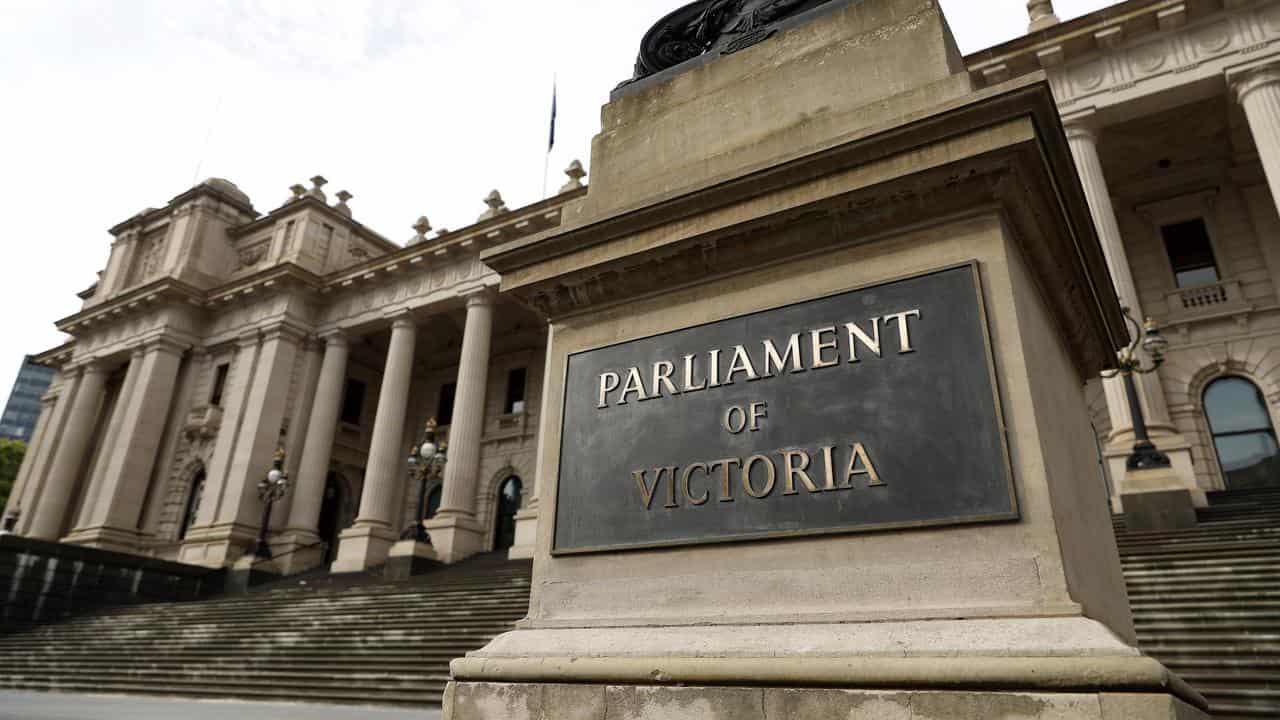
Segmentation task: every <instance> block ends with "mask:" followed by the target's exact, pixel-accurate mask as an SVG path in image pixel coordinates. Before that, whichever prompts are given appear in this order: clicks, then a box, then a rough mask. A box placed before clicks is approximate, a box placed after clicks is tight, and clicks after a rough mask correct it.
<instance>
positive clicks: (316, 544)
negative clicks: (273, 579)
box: [253, 540, 329, 567]
mask: <svg viewBox="0 0 1280 720" xmlns="http://www.w3.org/2000/svg"><path fill="white" fill-rule="evenodd" d="M321 546H323V547H325V548H328V547H329V543H328V542H325V541H324V540H321V541H320V542H313V543H311V544H310V545H303V546H302V547H299V548H294V549H292V550H290V551H289V552H286V553H280V554H279V555H272V556H271V557H270V558H268V559H266V560H258V561H255V562H254V563H253V567H257V566H259V565H261V564H263V563H269V562H274V561H276V560H279V559H280V558H282V557H289V556H290V555H293V554H295V553H300V552H302V551H303V550H310V549H311V548H316V547H321Z"/></svg>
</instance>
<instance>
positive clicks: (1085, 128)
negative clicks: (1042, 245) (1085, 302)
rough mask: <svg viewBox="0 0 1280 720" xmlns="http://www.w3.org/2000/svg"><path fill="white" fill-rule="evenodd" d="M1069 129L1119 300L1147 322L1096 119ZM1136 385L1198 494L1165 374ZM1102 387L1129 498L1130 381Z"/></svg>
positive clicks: (1110, 446)
mask: <svg viewBox="0 0 1280 720" xmlns="http://www.w3.org/2000/svg"><path fill="white" fill-rule="evenodd" d="M1065 127H1066V131H1067V141H1068V143H1069V144H1070V146H1071V155H1072V157H1073V158H1075V163H1076V170H1077V171H1078V172H1079V174H1080V184H1081V185H1082V186H1083V187H1084V194H1085V197H1086V199H1087V200H1088V202H1089V213H1090V214H1091V215H1092V216H1093V224H1094V227H1095V228H1096V230H1097V233H1098V241H1099V242H1100V243H1101V244H1102V252H1103V255H1105V256H1106V260H1107V269H1108V270H1110V271H1111V279H1112V282H1113V283H1115V288H1116V295H1118V296H1119V298H1120V304H1121V305H1124V306H1126V307H1128V308H1129V309H1130V311H1131V312H1132V313H1133V317H1134V318H1135V319H1137V320H1138V321H1139V322H1141V321H1142V320H1143V318H1144V317H1145V316H1144V315H1143V312H1142V306H1141V304H1140V303H1139V301H1138V291H1137V288H1136V286H1135V285H1134V282H1133V273H1132V271H1131V270H1130V268H1129V258H1128V255H1127V253H1126V252H1125V247H1124V237H1123V236H1122V235H1121V234H1120V223H1119V222H1118V221H1117V220H1116V213H1115V208H1114V206H1113V205H1112V204H1111V194H1110V192H1109V191H1108V189H1107V179H1106V176H1105V175H1104V174H1103V172H1102V159H1101V157H1100V156H1099V155H1098V135H1097V129H1096V127H1095V125H1094V119H1093V118H1092V117H1089V116H1084V117H1078V118H1075V119H1068V120H1067V121H1066V124H1065ZM1134 379H1135V381H1136V384H1137V387H1138V394H1139V396H1140V397H1139V401H1140V403H1141V405H1142V407H1143V412H1144V416H1145V418H1146V421H1147V425H1148V428H1149V430H1150V431H1151V437H1152V441H1153V442H1154V443H1155V444H1156V445H1157V446H1158V447H1159V448H1160V450H1161V451H1163V452H1164V453H1166V454H1168V455H1169V456H1170V459H1171V460H1173V462H1174V465H1175V467H1174V469H1175V471H1176V472H1177V474H1178V476H1179V477H1180V478H1181V480H1180V482H1181V483H1182V484H1183V485H1184V486H1185V487H1187V488H1190V489H1194V488H1195V487H1196V482H1195V471H1194V469H1193V467H1192V465H1191V452H1190V444H1189V443H1188V442H1187V441H1186V439H1185V438H1183V437H1182V436H1181V435H1178V434H1177V431H1176V429H1175V428H1174V425H1173V421H1172V420H1171V419H1170V416H1169V406H1168V402H1167V400H1166V399H1165V394H1164V386H1163V383H1162V382H1161V381H1160V375H1159V373H1152V374H1150V375H1138V376H1136V377H1135V378H1134ZM1102 384H1103V389H1104V391H1105V392H1106V396H1107V411H1108V414H1109V415H1110V416H1111V435H1110V438H1109V440H1108V443H1107V447H1106V450H1105V454H1106V456H1107V463H1108V467H1109V468H1110V470H1111V476H1112V479H1113V480H1114V483H1113V484H1114V485H1115V486H1116V491H1117V493H1120V494H1123V492H1124V486H1125V482H1124V477H1125V459H1126V458H1127V457H1128V455H1129V453H1130V451H1131V450H1132V447H1133V417H1132V416H1131V415H1130V413H1129V401H1128V398H1127V396H1126V395H1125V390H1124V380H1123V379H1122V378H1119V377H1116V378H1111V379H1103V381H1102ZM1195 499H1196V502H1197V503H1204V502H1205V499H1204V493H1203V492H1198V493H1197V495H1196V498H1195ZM1113 503H1114V504H1115V506H1116V507H1115V509H1116V510H1120V509H1121V508H1120V503H1119V501H1118V500H1113Z"/></svg>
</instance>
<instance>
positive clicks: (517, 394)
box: [502, 368, 529, 415]
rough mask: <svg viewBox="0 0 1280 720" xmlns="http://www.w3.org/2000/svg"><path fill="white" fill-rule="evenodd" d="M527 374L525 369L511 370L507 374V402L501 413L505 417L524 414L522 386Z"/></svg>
mask: <svg viewBox="0 0 1280 720" xmlns="http://www.w3.org/2000/svg"><path fill="white" fill-rule="evenodd" d="M528 374H529V372H528V370H527V369H525V368H513V369H512V370H511V371H510V372H508V373H507V402H506V403H505V404H504V405H503V406H502V412H504V413H506V414H507V415H514V414H515V413H522V412H524V386H525V379H526V378H527V376H528Z"/></svg>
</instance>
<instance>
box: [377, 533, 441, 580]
mask: <svg viewBox="0 0 1280 720" xmlns="http://www.w3.org/2000/svg"><path fill="white" fill-rule="evenodd" d="M439 566H440V562H439V561H438V560H437V559H436V552H435V549H434V548H432V547H431V546H430V545H427V544H426V543H420V542H417V541H415V540H401V541H400V542H398V543H396V544H395V545H392V546H391V551H390V552H389V553H387V564H386V566H384V567H383V571H382V575H383V577H386V578H387V579H388V580H405V579H407V578H410V577H412V576H414V575H421V574H422V573H424V572H426V571H427V570H430V569H432V568H434V567H439Z"/></svg>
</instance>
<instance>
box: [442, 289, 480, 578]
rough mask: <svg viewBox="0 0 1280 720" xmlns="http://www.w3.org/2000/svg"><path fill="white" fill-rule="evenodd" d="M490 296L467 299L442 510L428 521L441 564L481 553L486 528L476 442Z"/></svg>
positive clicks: (477, 444)
mask: <svg viewBox="0 0 1280 720" xmlns="http://www.w3.org/2000/svg"><path fill="white" fill-rule="evenodd" d="M493 304H494V295H493V293H492V292H490V291H487V290H486V291H484V292H481V293H477V294H474V295H471V296H470V297H468V298H467V322H466V326H465V329H464V330H463V336H462V356H461V358H460V359H459V361H458V394H457V396H456V397H455V399H454V406H453V423H452V424H450V426H449V461H448V462H447V463H446V464H445V466H444V491H443V494H442V497H441V499H440V510H439V512H437V513H436V516H435V517H434V518H432V519H431V520H430V521H428V522H427V525H426V527H427V529H428V530H429V531H430V532H431V544H432V545H433V546H434V547H435V549H436V554H437V555H438V556H439V558H440V560H441V561H442V562H446V563H453V562H458V561H459V560H462V559H464V558H466V557H468V556H470V555H474V554H476V553H477V552H479V551H481V550H483V549H484V525H483V523H480V522H477V520H476V486H477V483H478V482H479V475H480V439H481V436H482V435H483V434H484V406H485V402H484V400H485V390H486V389H487V387H488V384H489V346H490V342H491V340H492V335H493Z"/></svg>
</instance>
